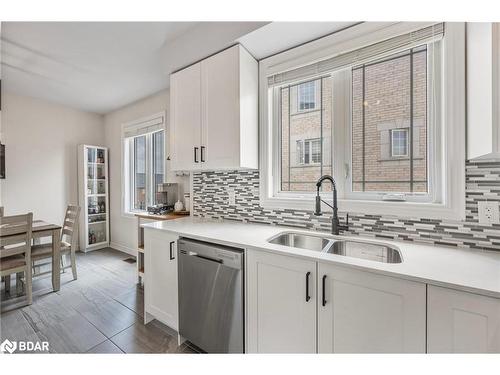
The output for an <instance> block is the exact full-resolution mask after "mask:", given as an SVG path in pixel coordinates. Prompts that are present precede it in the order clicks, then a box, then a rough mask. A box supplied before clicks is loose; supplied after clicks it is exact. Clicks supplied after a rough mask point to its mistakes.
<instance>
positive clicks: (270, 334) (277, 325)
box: [247, 250, 317, 353]
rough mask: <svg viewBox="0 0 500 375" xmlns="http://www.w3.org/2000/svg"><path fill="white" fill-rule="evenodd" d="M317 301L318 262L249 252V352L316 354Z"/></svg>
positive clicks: (260, 252) (261, 252)
mask: <svg viewBox="0 0 500 375" xmlns="http://www.w3.org/2000/svg"><path fill="white" fill-rule="evenodd" d="M307 286H308V288H307ZM316 299H317V295H316V262H313V261H308V260H302V259H297V258H293V257H288V256H281V255H275V254H270V253H266V252H263V251H253V250H248V252H247V336H248V337H247V338H248V340H247V352H249V353H316Z"/></svg>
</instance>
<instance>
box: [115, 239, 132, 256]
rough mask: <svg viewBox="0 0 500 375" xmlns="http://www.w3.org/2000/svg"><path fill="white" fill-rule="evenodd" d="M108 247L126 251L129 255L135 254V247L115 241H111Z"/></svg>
mask: <svg viewBox="0 0 500 375" xmlns="http://www.w3.org/2000/svg"><path fill="white" fill-rule="evenodd" d="M109 247H111V248H113V249H115V250H118V251H121V252H122V253H126V254H129V255H132V256H134V257H136V256H137V249H133V248H131V247H128V246H124V245H120V244H118V243H116V242H111V243H110V244H109Z"/></svg>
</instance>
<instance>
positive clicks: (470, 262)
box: [142, 217, 500, 298]
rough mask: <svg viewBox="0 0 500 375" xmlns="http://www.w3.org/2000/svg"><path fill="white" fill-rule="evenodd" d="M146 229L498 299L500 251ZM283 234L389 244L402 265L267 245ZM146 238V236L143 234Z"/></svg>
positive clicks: (200, 228) (189, 226) (265, 229)
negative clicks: (297, 236) (305, 259)
mask: <svg viewBox="0 0 500 375" xmlns="http://www.w3.org/2000/svg"><path fill="white" fill-rule="evenodd" d="M142 226H143V227H144V228H151V229H153V230H161V231H166V232H171V233H175V234H178V235H179V236H184V237H189V238H192V239H197V240H201V241H208V242H213V243H218V244H222V245H228V246H234V247H240V248H244V249H248V248H251V249H259V250H262V251H268V252H273V253H277V254H282V255H289V256H295V257H301V258H308V259H314V260H316V261H319V262H328V263H334V264H337V265H345V266H346V267H354V268H358V269H363V270H366V271H370V272H374V273H379V274H384V275H388V276H394V277H400V278H405V279H408V280H414V281H420V282H424V283H428V284H432V285H438V286H443V287H449V288H454V289H459V290H464V291H468V292H472V293H478V294H482V295H486V296H491V297H496V298H500V251H499V252H498V253H497V252H494V251H481V250H467V249H456V248H447V247H440V246H433V245H426V244H414V243H411V242H399V241H386V240H378V239H372V238H369V237H358V236H354V237H349V236H339V237H335V236H331V235H329V234H327V233H323V232H315V231H308V230H300V229H296V228H290V227H285V226H271V225H265V224H246V223H240V222H231V221H214V220H206V219H197V218H192V217H186V218H182V219H176V220H170V221H157V222H153V223H148V224H143V225H142ZM281 232H298V233H309V234H315V235H318V234H319V235H322V236H327V237H331V238H342V239H349V238H351V239H353V240H357V241H359V240H366V241H369V242H378V243H387V244H390V245H392V246H393V247H396V248H398V249H399V251H400V252H401V255H402V258H403V262H402V263H395V264H394V263H393V264H389V263H381V262H376V261H370V260H364V259H358V258H352V257H347V256H342V255H335V254H327V253H321V252H318V251H312V250H305V249H299V248H292V247H288V246H282V245H275V244H270V243H268V242H267V240H268V239H269V238H271V237H273V236H275V235H277V234H279V233H281ZM146 235H147V234H146Z"/></svg>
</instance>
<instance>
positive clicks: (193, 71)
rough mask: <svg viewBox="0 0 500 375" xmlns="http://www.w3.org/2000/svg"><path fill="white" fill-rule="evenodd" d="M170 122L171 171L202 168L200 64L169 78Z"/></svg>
mask: <svg viewBox="0 0 500 375" xmlns="http://www.w3.org/2000/svg"><path fill="white" fill-rule="evenodd" d="M170 119H171V126H170V129H171V134H170V150H171V153H170V159H171V161H172V163H171V166H172V169H173V170H192V169H200V168H201V159H200V157H201V155H200V152H201V149H200V146H201V145H200V143H201V64H200V63H198V64H194V65H192V66H190V67H188V68H186V69H183V70H181V71H179V72H177V73H174V74H172V75H171V76H170Z"/></svg>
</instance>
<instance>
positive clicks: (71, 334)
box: [0, 248, 198, 353]
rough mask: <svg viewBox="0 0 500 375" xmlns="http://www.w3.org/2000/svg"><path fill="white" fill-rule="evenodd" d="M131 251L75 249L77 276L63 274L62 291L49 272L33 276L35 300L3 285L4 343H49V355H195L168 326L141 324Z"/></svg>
mask: <svg viewBox="0 0 500 375" xmlns="http://www.w3.org/2000/svg"><path fill="white" fill-rule="evenodd" d="M126 258H129V256H128V255H127V254H124V253H121V252H119V251H116V250H113V249H111V248H106V249H102V250H97V251H94V252H90V253H87V254H84V253H77V267H78V280H73V278H72V276H71V271H70V270H67V271H66V272H65V273H63V274H62V275H61V290H60V291H59V292H57V293H54V292H53V291H52V286H51V281H50V275H45V276H39V277H37V278H35V279H34V280H33V304H32V305H31V306H25V305H24V306H23V305H22V302H23V298H24V297H22V296H16V295H15V282H14V279H15V278H14V277H12V284H13V285H11V293H10V294H7V293H5V290H4V285H3V283H2V289H1V300H2V302H1V308H2V314H1V315H0V322H1V329H0V338H1V340H0V342H3V341H4V340H5V339H9V340H11V341H12V340H14V341H48V342H49V351H50V352H51V353H196V352H198V349H196V348H195V347H194V346H192V345H190V344H188V343H184V344H182V345H181V346H177V335H176V334H175V332H173V331H172V330H171V329H170V328H169V327H167V326H165V325H163V324H161V323H159V322H157V321H153V322H151V323H149V324H147V325H144V323H143V306H144V296H143V290H142V288H141V287H139V286H138V285H137V284H136V283H137V275H136V264H135V263H128V262H125V261H124V259H126Z"/></svg>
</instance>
